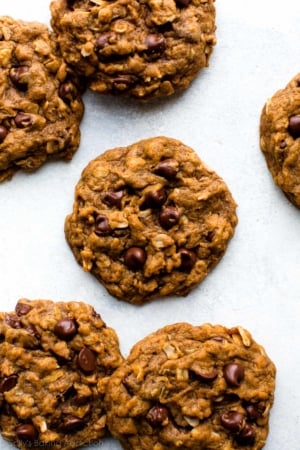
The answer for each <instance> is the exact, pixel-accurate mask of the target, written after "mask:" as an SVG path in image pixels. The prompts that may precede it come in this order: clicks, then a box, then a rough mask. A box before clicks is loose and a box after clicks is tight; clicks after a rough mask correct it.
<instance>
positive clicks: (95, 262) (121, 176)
mask: <svg viewBox="0 0 300 450" xmlns="http://www.w3.org/2000/svg"><path fill="white" fill-rule="evenodd" d="M235 210H236V204H235V202H234V200H233V198H232V196H231V193H230V191H229V189H228V187H227V185H226V184H225V183H224V181H223V180H222V179H221V178H220V177H219V176H218V175H217V174H216V173H215V172H214V171H212V170H210V169H209V168H208V167H206V165H205V164H204V163H203V162H202V161H201V160H200V159H199V157H198V156H197V154H196V153H195V152H194V151H193V150H192V149H191V148H190V147H188V146H186V145H184V144H183V143H182V142H180V141H177V140H175V139H171V138H167V137H155V138H149V139H145V140H142V141H139V142H137V143H135V144H132V145H130V146H128V147H120V148H115V149H113V150H108V151H106V152H105V153H103V154H102V155H100V156H99V157H98V158H96V159H95V160H93V161H91V162H90V163H89V164H88V166H87V167H86V168H85V169H84V171H83V173H82V177H81V179H80V181H79V182H78V184H77V186H76V189H75V201H74V206H73V212H72V213H71V214H70V215H69V216H68V217H67V218H66V222H65V232H66V238H67V241H68V243H69V245H70V247H71V249H72V251H73V253H74V255H75V257H76V259H77V261H78V262H79V264H81V265H82V267H83V269H84V270H85V271H89V272H91V273H92V274H93V275H95V276H96V277H97V278H98V279H99V281H100V282H101V283H103V285H104V286H105V287H106V289H107V290H108V291H109V292H110V293H111V294H112V295H114V296H115V297H117V298H118V299H121V300H125V301H127V302H130V303H136V304H138V303H144V302H146V301H149V300H152V299H154V298H157V297H163V296H167V295H186V294H188V292H189V291H190V290H191V289H192V288H193V287H194V286H195V285H196V284H198V283H199V282H200V281H201V280H203V278H205V277H206V275H207V274H208V273H209V272H210V271H211V270H212V269H213V267H215V265H216V264H217V263H218V262H219V261H220V259H221V257H222V256H223V254H224V252H225V250H226V248H227V245H228V242H229V240H230V238H231V237H232V235H233V232H234V228H235V226H236V223H237V216H236V212H235Z"/></svg>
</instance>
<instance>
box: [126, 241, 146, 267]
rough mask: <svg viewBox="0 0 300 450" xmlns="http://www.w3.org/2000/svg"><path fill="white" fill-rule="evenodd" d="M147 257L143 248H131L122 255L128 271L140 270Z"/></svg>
mask: <svg viewBox="0 0 300 450" xmlns="http://www.w3.org/2000/svg"><path fill="white" fill-rule="evenodd" d="M146 258H147V255H146V252H145V250H144V249H143V248H140V247H131V248H129V249H128V250H127V251H126V253H125V255H124V262H125V264H126V266H127V267H129V269H132V270H140V269H141V268H142V267H143V265H144V264H145V261H146Z"/></svg>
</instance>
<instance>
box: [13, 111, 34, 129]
mask: <svg viewBox="0 0 300 450" xmlns="http://www.w3.org/2000/svg"><path fill="white" fill-rule="evenodd" d="M14 122H15V124H16V127H17V128H26V127H29V126H30V125H32V117H31V116H30V115H29V114H24V113H19V114H17V115H16V117H15V118H14Z"/></svg>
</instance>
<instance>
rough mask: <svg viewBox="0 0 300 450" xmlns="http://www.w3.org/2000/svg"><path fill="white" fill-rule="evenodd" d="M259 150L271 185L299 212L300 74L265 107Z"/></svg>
mask: <svg viewBox="0 0 300 450" xmlns="http://www.w3.org/2000/svg"><path fill="white" fill-rule="evenodd" d="M260 146H261V150H262V152H263V154H264V156H265V159H266V162H267V165H268V168H269V170H270V172H271V174H272V177H273V179H274V182H275V183H276V184H277V185H278V186H279V187H280V189H281V190H282V191H283V192H284V194H285V195H286V196H287V198H288V199H289V200H290V201H291V202H292V203H293V204H294V205H295V206H297V207H298V208H300V74H299V75H296V76H295V77H294V78H293V79H292V80H291V81H290V82H289V83H288V85H287V86H286V87H285V88H284V89H281V90H279V91H277V92H276V93H275V94H274V95H273V96H272V97H271V98H270V99H269V100H268V101H267V102H266V104H265V105H264V107H263V110H262V114H261V119H260Z"/></svg>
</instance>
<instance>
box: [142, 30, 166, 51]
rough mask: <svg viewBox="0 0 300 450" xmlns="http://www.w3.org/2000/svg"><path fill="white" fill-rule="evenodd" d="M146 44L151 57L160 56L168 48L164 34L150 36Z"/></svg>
mask: <svg viewBox="0 0 300 450" xmlns="http://www.w3.org/2000/svg"><path fill="white" fill-rule="evenodd" d="M145 44H146V46H147V50H146V52H147V54H149V55H159V54H160V53H162V52H163V51H164V50H165V48H166V41H165V38H164V36H163V35H162V34H148V36H147V37H146V41H145Z"/></svg>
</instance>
